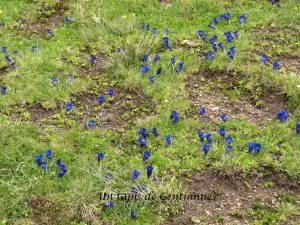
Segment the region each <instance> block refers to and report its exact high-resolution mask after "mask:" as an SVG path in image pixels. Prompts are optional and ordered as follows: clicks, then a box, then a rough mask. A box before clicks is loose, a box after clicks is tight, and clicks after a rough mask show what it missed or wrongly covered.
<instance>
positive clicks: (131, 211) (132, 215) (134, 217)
mask: <svg viewBox="0 0 300 225" xmlns="http://www.w3.org/2000/svg"><path fill="white" fill-rule="evenodd" d="M130 215H131V218H132V219H134V220H135V219H136V213H135V211H134V210H133V209H131V210H130Z"/></svg>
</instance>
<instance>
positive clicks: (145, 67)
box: [141, 64, 150, 74]
mask: <svg viewBox="0 0 300 225" xmlns="http://www.w3.org/2000/svg"><path fill="white" fill-rule="evenodd" d="M149 70H150V68H149V67H148V66H146V65H145V64H141V73H142V74H144V73H147V72H148V71H149Z"/></svg>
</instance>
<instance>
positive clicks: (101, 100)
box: [97, 95, 105, 105]
mask: <svg viewBox="0 0 300 225" xmlns="http://www.w3.org/2000/svg"><path fill="white" fill-rule="evenodd" d="M97 100H98V102H99V104H100V105H102V104H103V102H104V100H105V98H104V96H103V95H100V96H99V97H98V99H97Z"/></svg>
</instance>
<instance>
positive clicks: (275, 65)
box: [273, 61, 279, 70]
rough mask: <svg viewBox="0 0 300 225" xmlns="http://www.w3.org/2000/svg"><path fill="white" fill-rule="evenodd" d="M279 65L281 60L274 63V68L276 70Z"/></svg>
mask: <svg viewBox="0 0 300 225" xmlns="http://www.w3.org/2000/svg"><path fill="white" fill-rule="evenodd" d="M278 67H279V62H277V61H275V62H274V63H273V69H274V70H277V69H278Z"/></svg>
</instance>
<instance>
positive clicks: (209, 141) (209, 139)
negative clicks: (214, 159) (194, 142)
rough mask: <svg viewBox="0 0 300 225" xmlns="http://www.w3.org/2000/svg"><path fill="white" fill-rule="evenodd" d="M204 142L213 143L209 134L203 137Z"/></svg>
mask: <svg viewBox="0 0 300 225" xmlns="http://www.w3.org/2000/svg"><path fill="white" fill-rule="evenodd" d="M205 137H206V140H207V141H208V143H210V144H212V143H213V138H212V135H211V134H206V135H205Z"/></svg>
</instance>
